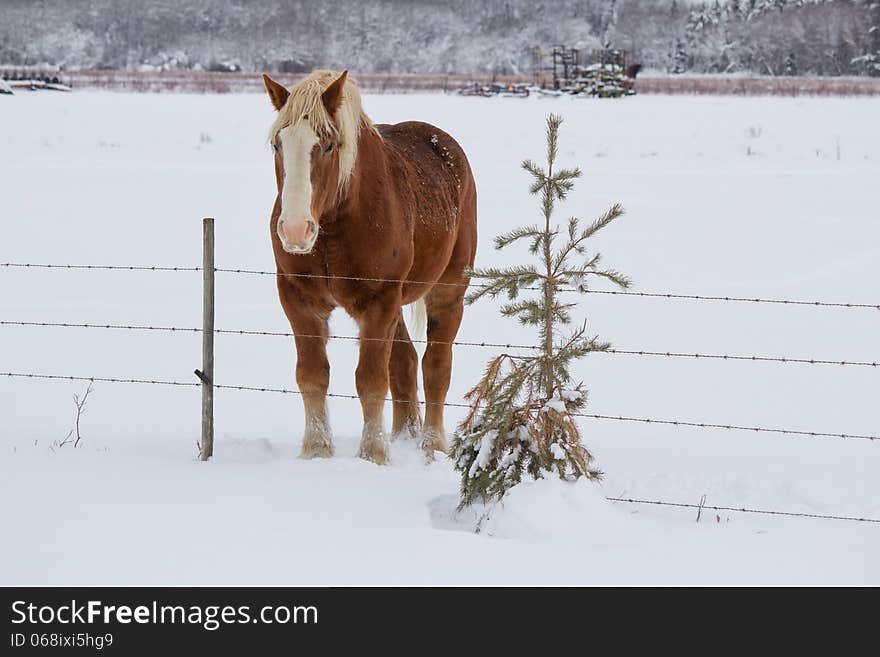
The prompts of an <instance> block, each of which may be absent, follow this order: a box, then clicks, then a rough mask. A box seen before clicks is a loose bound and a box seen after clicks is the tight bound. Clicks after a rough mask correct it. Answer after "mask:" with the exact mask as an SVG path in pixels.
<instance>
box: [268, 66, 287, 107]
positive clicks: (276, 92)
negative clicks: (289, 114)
mask: <svg viewBox="0 0 880 657" xmlns="http://www.w3.org/2000/svg"><path fill="white" fill-rule="evenodd" d="M263 84H265V85H266V91H268V92H269V100H271V101H272V107H274V108H275V109H276V110H280V109H281V108H282V107H284V103H286V102H287V97H288V96H289V95H290V92H289V91H288V90H287V89H285V88H284V85H281V84H278V83H277V82H275V80H273V79H272V78H270V77H269V76H268V75H266V74H265V73H263Z"/></svg>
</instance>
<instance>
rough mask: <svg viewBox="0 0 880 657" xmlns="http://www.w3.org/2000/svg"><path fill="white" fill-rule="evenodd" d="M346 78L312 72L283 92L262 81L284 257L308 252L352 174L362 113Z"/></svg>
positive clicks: (279, 233)
mask: <svg viewBox="0 0 880 657" xmlns="http://www.w3.org/2000/svg"><path fill="white" fill-rule="evenodd" d="M347 78H348V71H343V72H342V73H341V74H338V73H335V72H333V71H315V72H314V73H312V74H311V75H309V76H308V77H307V78H306V79H304V80H303V81H302V82H300V83H299V84H297V85H296V86H294V87H293V88H292V89H291V90H290V91H288V90H287V89H286V88H284V87H283V86H282V85H280V84H278V83H277V82H275V81H274V80H272V79H271V78H270V77H269V76H268V75H263V82H264V83H265V85H266V91H268V92H269V99H270V100H271V101H272V105H273V106H274V107H275V109H276V110H277V111H278V116H277V118H276V119H275V122H274V124H273V125H272V131H271V134H270V140H271V144H272V148H273V150H274V151H275V179H276V182H277V185H278V196H279V198H280V200H281V214H280V215H279V217H278V226H277V231H278V238H279V239H280V240H281V246H282V247H283V248H284V250H285V251H287V252H288V253H309V252H310V251H311V250H312V247H314V245H315V241H316V240H317V239H318V231H319V230H320V228H321V223H320V222H321V217H322V216H323V215H324V213H325V212H326V211H327V210H329V209H330V208H331V207H333V206H334V205H335V204H336V203H337V202H338V200H339V198H340V195H341V194H342V192H343V189H344V187H345V184H346V183H347V182H348V178H349V177H350V176H351V172H352V170H353V168H354V159H355V153H356V149H357V134H358V131H359V128H360V123H361V121H362V118H361V117H362V112H361V109H360V98H359V97H358V94H357V89H356V88H355V87H354V85H353V83H351V82H350V81H348V82H347ZM364 118H366V117H364ZM367 121H368V120H367Z"/></svg>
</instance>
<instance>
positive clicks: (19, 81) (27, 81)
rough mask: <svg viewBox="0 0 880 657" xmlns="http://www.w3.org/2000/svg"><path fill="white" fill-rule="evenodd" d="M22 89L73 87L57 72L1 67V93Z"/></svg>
mask: <svg viewBox="0 0 880 657" xmlns="http://www.w3.org/2000/svg"><path fill="white" fill-rule="evenodd" d="M20 90H27V91H40V90H49V91H70V90H71V88H70V85H68V84H65V83H64V82H63V81H62V80H61V78H60V77H59V76H58V74H57V73H55V72H51V71H49V72H47V71H37V70H7V69H0V94H13V93H15V92H16V91H20Z"/></svg>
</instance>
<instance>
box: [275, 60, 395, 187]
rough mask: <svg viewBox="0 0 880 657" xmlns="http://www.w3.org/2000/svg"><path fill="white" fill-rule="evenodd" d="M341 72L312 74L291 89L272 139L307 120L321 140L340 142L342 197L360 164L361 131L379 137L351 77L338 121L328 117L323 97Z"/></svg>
mask: <svg viewBox="0 0 880 657" xmlns="http://www.w3.org/2000/svg"><path fill="white" fill-rule="evenodd" d="M340 75H341V73H340V72H338V71H328V70H317V71H312V72H311V73H310V74H309V75H308V76H307V77H306V78H305V79H303V80H301V81H300V82H298V83H297V84H296V85H294V86H293V87H292V88H291V89H290V96H289V97H288V99H287V102H286V103H285V104H284V107H282V108H281V110H279V112H278V116H277V117H276V118H275V122H274V123H273V124H272V129H271V131H270V134H269V137H270V142H273V141H275V137H276V135H277V134H278V131H279V130H281V129H282V128H284V127H286V126H288V125H292V124H296V123H298V122H299V121H301V120H303V118H304V117H305V119H306V120H307V121H308V122H309V126H310V127H311V128H312V130H313V131H314V132H315V134H316V135H317V136H318V138H319V139H321V140H326V139H335V140H337V141H338V142H339V189H338V191H339V193H340V194H341V193H342V192H343V191H344V189H345V187H346V185H347V184H348V181H349V180H350V179H351V174H352V172H353V171H354V163H355V161H356V160H357V144H358V136H359V135H360V132H361V129H364V128H366V129H367V130H371V131H373V132H374V133H376V134H377V135H378V134H379V133H378V132H377V131H376V128H375V127H374V126H373V122H372V121H371V120H370V117H368V116H367V115H366V114H365V113H364V110H363V109H362V107H361V95H360V92H359V91H358V88H357V85H356V84H355V83H354V81H353V80H352V79H351V77H348V78H347V79H346V80H345V84H344V85H343V88H342V94H343V95H342V103H341V104H340V106H339V109H338V110H337V112H336V117H335V119H336V120H335V121H334V120H333V118H334V117H331V116H330V115H329V114H328V113H327V109H326V108H325V107H324V103H323V101H322V100H321V94H323V93H324V91H326V90H327V87H329V86H330V84H331V83H333V82H334V81H335V80H336V79H337V78H339V76H340Z"/></svg>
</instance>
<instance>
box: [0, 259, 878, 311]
mask: <svg viewBox="0 0 880 657" xmlns="http://www.w3.org/2000/svg"><path fill="white" fill-rule="evenodd" d="M0 267H16V268H31V269H40V268H42V269H102V270H126V271H201V270H202V268H201V267H158V266H143V265H141V266H130V265H64V264H52V263H28V262H0ZM214 271H216V272H220V273H227V274H252V275H259V276H279V275H280V276H288V277H294V278H321V279H333V280H351V281H365V282H374V283H405V284H408V285H432V286H433V285H443V286H451V287H485V284H481V283H446V282H440V281H411V280H403V279H394V278H371V277H367V276H335V275H331V274H304V273H293V274H287V273H279V272H277V271H268V270H261V269H242V268H237V269H233V268H228V267H218V268H215V269H214ZM523 289H527V290H535V291H540V290H541V288H540V287H528V288H523ZM560 290H561V291H563V292H575V291H578V292H580V291H581V290H575V289H574V288H560ZM583 292H584V293H586V294H607V295H614V296H629V297H647V298H656V299H682V300H690V301H717V302H738V303H762V304H781V305H789V306H814V307H829V308H869V309H873V310H880V303H851V302H840V301H814V300H805V299H774V298H765V297H758V296H755V297H743V296H732V295H702V294H680V293H676V292H638V291H634V290H583Z"/></svg>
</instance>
